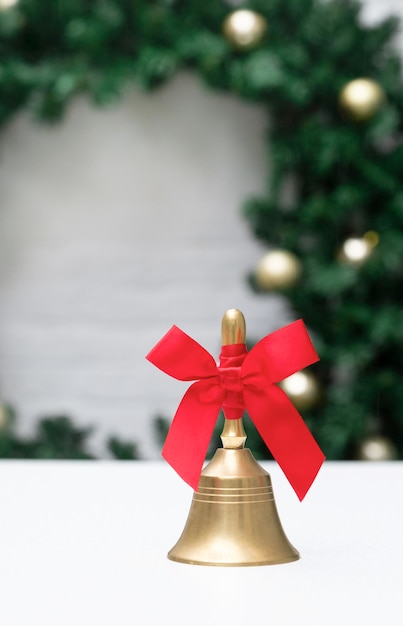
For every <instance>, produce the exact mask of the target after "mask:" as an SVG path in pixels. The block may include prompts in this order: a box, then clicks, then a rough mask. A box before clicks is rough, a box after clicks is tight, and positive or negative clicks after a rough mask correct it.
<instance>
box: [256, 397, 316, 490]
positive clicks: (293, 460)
mask: <svg viewBox="0 0 403 626" xmlns="http://www.w3.org/2000/svg"><path fill="white" fill-rule="evenodd" d="M267 407H270V408H269V410H268V409H267ZM246 408H247V410H248V412H249V415H250V417H251V419H252V420H253V422H254V424H255V426H256V428H257V430H258V431H259V433H260V435H261V437H262V439H263V441H264V442H265V444H266V445H267V447H268V448H269V450H270V452H271V453H272V455H273V457H274V458H275V460H276V461H277V463H278V464H279V466H280V467H281V469H282V470H283V472H284V474H285V476H286V477H287V479H288V481H289V483H290V484H291V486H292V488H293V489H294V491H295V493H296V494H297V496H298V498H299V500H300V501H301V500H303V499H304V497H305V495H306V494H307V492H308V491H309V489H310V487H311V485H312V483H313V481H314V480H315V478H316V475H317V473H318V472H319V470H320V468H321V466H322V464H323V462H324V460H325V455H324V454H323V452H322V450H321V449H320V447H319V446H318V444H317V443H316V441H315V439H314V438H313V436H312V434H311V432H310V430H309V428H308V427H307V425H306V424H305V422H304V420H303V419H302V417H301V415H300V414H299V413H298V411H297V409H296V408H295V406H294V405H293V404H292V402H291V401H290V399H289V398H288V397H287V396H286V394H285V393H284V392H283V391H282V390H281V389H280V388H279V387H277V386H275V385H271V386H270V387H269V388H268V389H265V390H264V392H263V391H262V392H259V393H253V392H247V394H246Z"/></svg>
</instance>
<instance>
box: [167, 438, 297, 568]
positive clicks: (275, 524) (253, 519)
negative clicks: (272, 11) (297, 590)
mask: <svg viewBox="0 0 403 626" xmlns="http://www.w3.org/2000/svg"><path fill="white" fill-rule="evenodd" d="M168 558H169V559H171V560H173V561H179V562H182V563H188V564H193V565H216V566H251V565H274V564H278V563H287V562H290V561H296V560H297V559H298V558H299V553H298V551H297V550H296V549H295V548H294V546H292V545H291V543H290V542H289V540H288V539H287V537H286V535H285V532H284V530H283V527H282V525H281V522H280V518H279V516H278V512H277V507H276V503H275V500H274V495H273V489H272V484H271V479H270V475H269V474H268V473H267V472H266V471H265V470H263V468H262V467H261V466H260V465H259V464H258V463H257V462H256V461H255V459H254V457H253V456H252V454H251V452H250V450H249V449H247V448H245V449H242V450H226V449H224V448H220V449H218V450H217V451H216V453H215V455H214V457H213V459H212V460H211V462H210V463H209V464H208V465H207V467H206V468H205V469H204V470H203V472H202V474H201V477H200V483H199V487H198V490H197V492H195V493H194V495H193V500H192V504H191V508H190V512H189V516H188V519H187V522H186V525H185V528H184V530H183V533H182V535H181V537H180V539H179V541H178V542H177V543H176V545H175V546H174V547H173V548H172V549H171V550H170V552H169V553H168Z"/></svg>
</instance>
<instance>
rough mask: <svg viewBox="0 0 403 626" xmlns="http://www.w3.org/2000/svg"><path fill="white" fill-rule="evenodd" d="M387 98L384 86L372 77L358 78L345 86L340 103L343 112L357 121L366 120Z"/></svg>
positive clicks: (340, 96)
mask: <svg viewBox="0 0 403 626" xmlns="http://www.w3.org/2000/svg"><path fill="white" fill-rule="evenodd" d="M385 100H386V96H385V92H384V90H383V89H382V87H381V86H380V85H379V84H378V83H377V82H376V81H374V80H371V79H370V78H356V79H355V80H352V81H350V82H349V83H347V85H345V87H343V89H342V90H341V92H340V95H339V104H340V108H341V110H342V111H343V113H344V114H345V115H346V116H347V117H348V118H349V119H351V120H353V121H355V122H366V121H367V120H369V119H371V117H373V116H374V115H375V113H377V112H378V111H379V109H380V108H381V106H382V105H383V103H384V102H385Z"/></svg>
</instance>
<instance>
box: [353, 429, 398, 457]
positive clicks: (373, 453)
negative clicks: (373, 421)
mask: <svg viewBox="0 0 403 626" xmlns="http://www.w3.org/2000/svg"><path fill="white" fill-rule="evenodd" d="M397 458H398V454H397V449H396V446H395V445H394V444H393V443H392V442H391V441H390V440H389V439H387V438H386V437H382V436H380V435H374V436H372V437H367V438H366V439H364V440H363V441H361V443H360V444H359V445H358V449H357V459H359V460H360V461H394V460H396V459H397Z"/></svg>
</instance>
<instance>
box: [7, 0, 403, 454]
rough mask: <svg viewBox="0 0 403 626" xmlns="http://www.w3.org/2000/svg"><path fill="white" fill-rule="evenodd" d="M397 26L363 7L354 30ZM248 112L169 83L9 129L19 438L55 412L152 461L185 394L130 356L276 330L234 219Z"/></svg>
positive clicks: (258, 127)
mask: <svg viewBox="0 0 403 626" xmlns="http://www.w3.org/2000/svg"><path fill="white" fill-rule="evenodd" d="M397 11H400V12H401V13H403V10H402V7H401V5H400V0H394V2H392V1H391V0H389V1H388V2H382V3H380V1H379V0H372V1H371V2H367V3H366V8H365V13H364V15H365V16H366V19H368V20H371V21H373V20H376V19H378V18H379V16H380V15H388V14H389V13H391V12H395V13H396V12H397ZM266 123H267V120H266V115H265V113H264V111H263V109H262V108H261V107H258V106H255V105H250V104H245V103H242V102H239V101H237V100H236V99H235V98H233V97H231V96H227V95H222V94H218V93H217V92H210V91H207V90H206V88H205V87H204V86H203V85H202V83H201V81H200V79H199V78H198V77H197V76H190V75H186V74H181V75H179V76H178V77H177V78H175V79H174V80H173V81H171V82H170V83H169V84H168V85H167V86H166V87H164V88H163V89H161V90H159V91H157V92H155V93H153V94H151V95H149V94H144V93H141V92H139V91H135V90H130V91H128V92H127V93H126V95H125V97H124V98H123V100H122V101H121V103H120V104H119V105H118V106H116V107H114V108H113V109H109V110H103V111H100V110H96V109H93V108H92V107H91V106H90V105H89V104H88V103H87V101H86V100H84V99H82V100H77V101H76V102H75V103H74V105H73V106H72V107H71V109H70V110H69V113H68V115H67V118H66V119H65V121H64V122H63V124H62V125H60V126H55V127H48V126H39V125H38V124H34V123H33V122H32V121H31V120H30V119H29V118H28V116H27V115H25V114H24V115H21V116H18V117H17V118H16V119H15V120H14V121H13V122H12V123H10V124H9V125H8V126H7V128H5V129H4V131H3V132H2V137H1V143H0V145H1V150H0V194H1V195H0V197H1V210H0V394H1V397H2V399H3V401H5V402H9V403H11V404H13V405H14V406H15V408H16V409H17V412H18V414H19V415H20V428H21V430H22V431H24V432H27V431H30V430H31V429H32V427H33V424H34V423H35V422H36V420H37V418H38V417H42V416H44V415H55V414H58V413H65V414H69V415H70V416H71V417H72V418H73V419H74V420H75V421H76V422H77V423H80V424H83V425H89V424H92V425H94V427H95V434H94V436H93V438H92V445H93V447H94V451H96V453H97V454H102V444H103V442H104V440H105V438H106V436H107V435H108V434H111V433H115V434H119V435H120V436H122V437H124V438H130V439H134V440H137V441H138V442H139V444H140V451H141V453H142V455H143V456H144V457H149V458H150V457H151V458H152V457H155V456H157V455H158V454H159V450H158V447H157V445H156V441H155V437H154V434H153V428H152V420H153V419H154V417H155V416H156V415H157V414H163V415H165V416H167V417H171V416H172V414H173V412H174V410H175V408H176V405H177V403H178V401H179V399H180V397H181V394H182V392H183V391H184V390H185V388H186V385H184V384H182V383H177V382H175V381H173V380H172V379H170V378H168V377H167V376H164V375H163V374H161V373H160V372H158V371H157V370H155V369H154V368H153V367H152V366H151V365H149V364H148V363H147V362H146V361H145V359H144V356H145V354H146V353H147V352H148V350H149V349H150V348H151V347H152V346H153V345H154V343H155V342H156V341H157V340H158V339H159V338H160V337H161V336H162V335H163V334H164V333H165V332H166V330H168V328H169V327H170V326H171V325H172V324H177V325H179V326H181V327H182V328H183V330H185V331H186V332H188V333H189V334H191V335H192V336H194V337H195V338H196V339H197V340H198V341H200V342H201V343H202V344H203V345H205V346H206V347H207V348H208V349H209V350H210V351H212V352H213V353H214V354H217V353H218V350H219V339H220V322H221V317H222V314H223V312H224V311H225V310H226V309H227V308H229V307H237V308H240V309H242V310H243V312H244V314H245V317H246V321H247V327H248V330H249V335H250V336H251V337H253V338H260V336H262V335H263V334H265V333H267V332H269V331H270V330H272V329H274V328H276V327H278V326H280V325H282V324H284V323H286V322H287V321H288V317H287V312H286V309H285V305H284V303H283V302H282V300H281V299H280V298H278V297H276V296H257V295H254V294H253V293H252V292H251V291H250V289H249V287H248V285H247V282H246V275H247V273H248V272H249V271H251V270H253V268H254V267H255V265H256V263H257V261H258V260H259V259H260V257H261V256H262V254H263V252H264V248H262V247H261V246H260V245H259V244H258V243H257V241H256V240H255V238H254V237H253V236H252V235H251V234H250V232H249V229H248V225H247V223H246V222H245V221H244V220H243V218H242V215H241V205H242V203H243V201H244V200H245V199H246V198H247V197H248V196H249V195H254V194H260V193H262V192H263V191H264V189H265V186H266V185H267V183H268V176H269V172H270V162H269V155H268V154H267V153H266V145H265V131H266Z"/></svg>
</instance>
